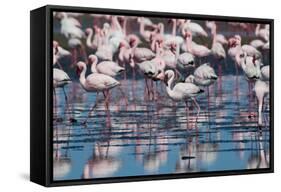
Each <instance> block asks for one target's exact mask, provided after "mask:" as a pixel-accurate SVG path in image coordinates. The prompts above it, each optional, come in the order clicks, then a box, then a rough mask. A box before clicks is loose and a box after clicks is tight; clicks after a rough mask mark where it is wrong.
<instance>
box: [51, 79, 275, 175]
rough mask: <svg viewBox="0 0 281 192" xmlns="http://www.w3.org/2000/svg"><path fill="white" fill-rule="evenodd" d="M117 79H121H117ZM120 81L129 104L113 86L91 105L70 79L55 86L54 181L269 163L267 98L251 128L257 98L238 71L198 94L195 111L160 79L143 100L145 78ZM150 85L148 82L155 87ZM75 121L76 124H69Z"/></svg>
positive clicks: (91, 100)
mask: <svg viewBox="0 0 281 192" xmlns="http://www.w3.org/2000/svg"><path fill="white" fill-rule="evenodd" d="M120 79H122V77H120ZM120 81H121V84H122V90H123V92H124V93H125V95H126V96H127V98H128V104H127V105H126V100H125V99H124V97H123V96H122V94H121V93H120V91H119V90H118V89H114V90H112V92H111V99H110V104H109V110H106V108H105V105H104V97H103V95H102V94H101V93H100V94H99V96H98V106H97V107H96V110H95V111H94V112H93V113H91V116H90V118H89V121H88V124H87V126H85V125H82V124H81V122H83V121H84V120H85V118H86V117H87V115H88V112H89V110H90V108H91V106H93V104H94V103H95V100H96V94H95V93H86V92H85V91H84V90H83V89H82V88H81V87H80V85H79V83H77V82H74V83H72V84H70V85H68V86H66V89H65V90H66V93H67V95H68V104H67V103H66V102H65V99H64V94H63V91H62V89H57V90H56V94H57V97H56V103H55V107H54V121H53V124H54V136H53V141H54V159H53V160H54V179H55V180H71V179H81V178H100V177H119V176H121V177H122V176H134V175H153V174H167V173H186V172H201V171H220V170H239V169H256V168H267V167H269V158H270V157H269V137H270V135H269V123H268V122H269V100H268V98H267V99H266V100H265V108H264V110H265V112H264V117H263V118H264V122H265V126H264V127H262V130H259V129H258V127H257V102H256V99H255V96H254V93H253V94H252V96H251V95H250V94H249V91H248V83H247V81H246V80H245V78H244V76H238V77H234V76H223V77H222V79H221V82H222V83H220V81H217V83H215V84H214V85H213V86H211V87H210V91H209V97H208V96H207V91H205V93H203V94H201V95H200V96H199V97H198V98H197V101H198V103H199V105H200V107H201V113H200V115H199V118H198V122H197V123H196V122H195V119H196V113H197V109H196V107H195V106H194V105H193V104H192V102H191V101H190V102H189V109H188V110H186V108H185V103H184V102H178V103H175V102H173V101H172V100H170V99H169V98H168V97H167V95H166V90H165V87H164V86H163V85H162V84H161V83H160V82H159V83H158V86H157V90H158V93H155V94H154V98H152V96H151V97H150V98H148V97H147V96H146V94H145V90H144V87H145V86H144V80H142V79H141V80H136V81H122V80H120ZM154 87H155V85H154ZM71 118H74V119H75V120H77V122H74V123H72V122H70V121H69V119H71Z"/></svg>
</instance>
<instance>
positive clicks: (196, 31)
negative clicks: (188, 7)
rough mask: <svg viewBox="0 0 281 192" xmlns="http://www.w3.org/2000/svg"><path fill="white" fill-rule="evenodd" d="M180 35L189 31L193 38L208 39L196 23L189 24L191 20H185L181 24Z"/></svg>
mask: <svg viewBox="0 0 281 192" xmlns="http://www.w3.org/2000/svg"><path fill="white" fill-rule="evenodd" d="M181 30H182V35H183V36H184V34H185V33H186V32H187V31H191V33H192V35H194V36H203V37H208V33H207V32H206V31H205V30H204V29H203V27H201V25H199V24H198V23H194V22H191V20H186V21H185V22H184V23H182V24H181Z"/></svg>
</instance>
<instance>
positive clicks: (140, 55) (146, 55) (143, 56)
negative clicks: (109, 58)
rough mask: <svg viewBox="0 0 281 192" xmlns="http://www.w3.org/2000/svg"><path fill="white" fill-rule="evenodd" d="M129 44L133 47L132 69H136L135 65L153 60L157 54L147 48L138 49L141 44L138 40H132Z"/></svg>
mask: <svg viewBox="0 0 281 192" xmlns="http://www.w3.org/2000/svg"><path fill="white" fill-rule="evenodd" d="M129 44H130V45H131V47H132V55H131V59H130V65H131V67H132V68H134V67H135V64H139V63H141V62H143V61H147V60H151V59H153V58H154V57H155V53H154V52H153V51H151V50H150V49H148V48H145V47H137V46H138V44H139V40H138V39H137V38H135V37H134V38H131V39H130V42H129Z"/></svg>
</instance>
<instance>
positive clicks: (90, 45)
mask: <svg viewBox="0 0 281 192" xmlns="http://www.w3.org/2000/svg"><path fill="white" fill-rule="evenodd" d="M92 37H93V30H90V32H89V34H88V36H87V39H86V44H87V46H88V47H92V42H91V39H92Z"/></svg>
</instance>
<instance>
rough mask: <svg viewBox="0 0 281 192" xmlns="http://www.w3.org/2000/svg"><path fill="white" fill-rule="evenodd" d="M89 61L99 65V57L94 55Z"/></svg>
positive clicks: (90, 56)
mask: <svg viewBox="0 0 281 192" xmlns="http://www.w3.org/2000/svg"><path fill="white" fill-rule="evenodd" d="M88 59H89V63H97V62H98V57H97V56H96V55H94V54H91V55H89V57H88Z"/></svg>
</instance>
